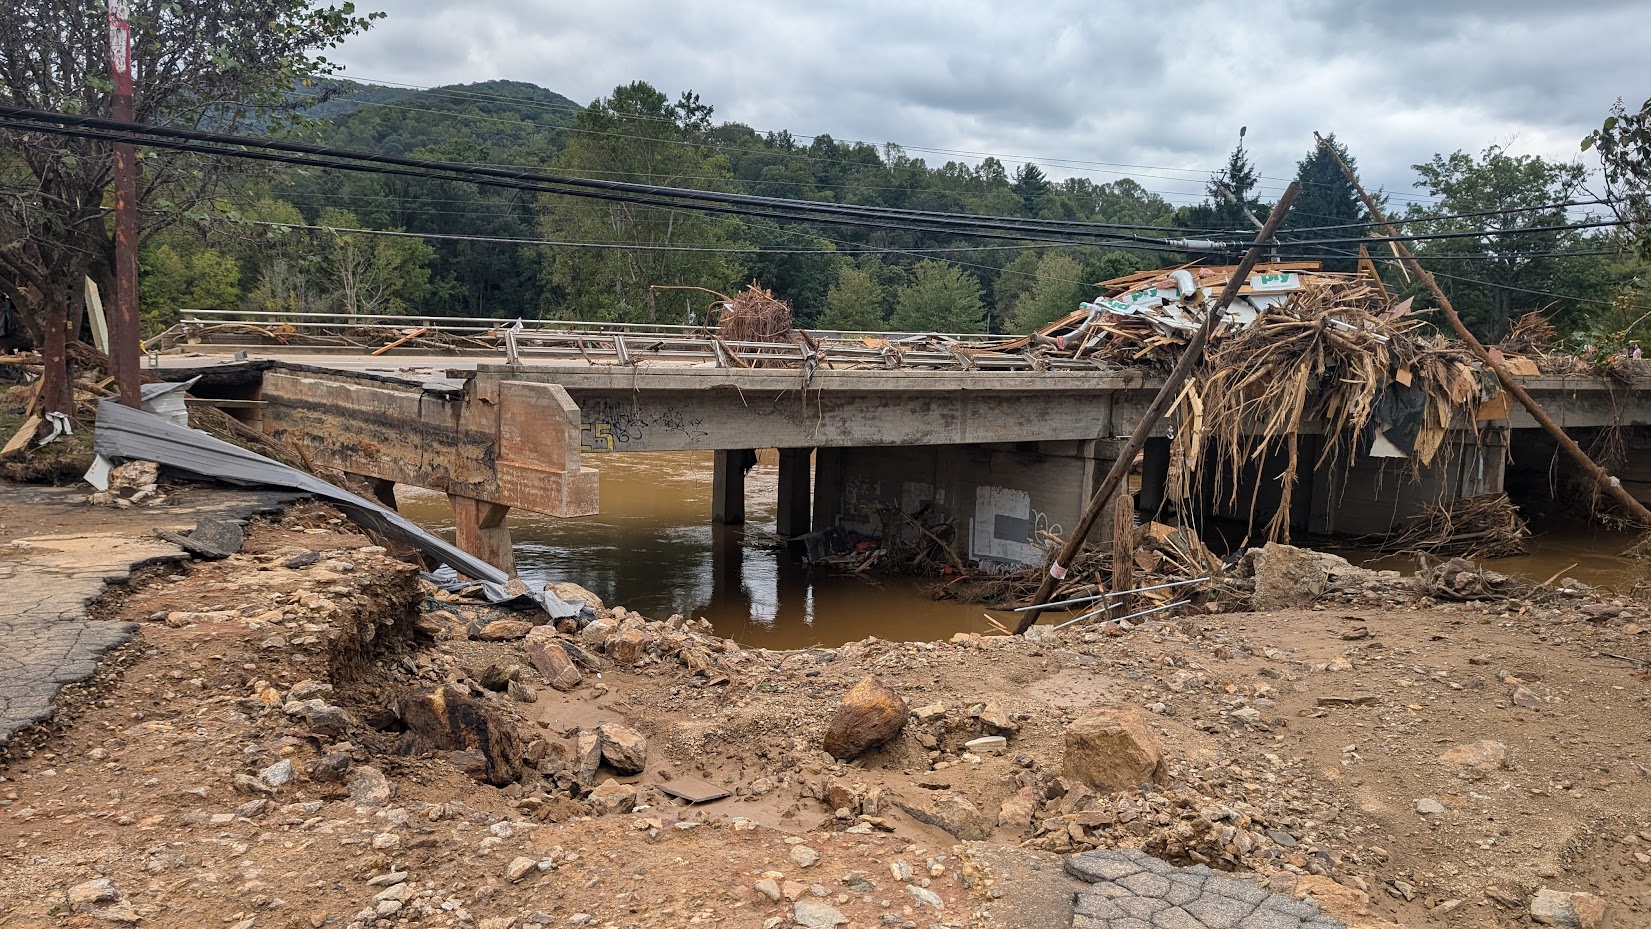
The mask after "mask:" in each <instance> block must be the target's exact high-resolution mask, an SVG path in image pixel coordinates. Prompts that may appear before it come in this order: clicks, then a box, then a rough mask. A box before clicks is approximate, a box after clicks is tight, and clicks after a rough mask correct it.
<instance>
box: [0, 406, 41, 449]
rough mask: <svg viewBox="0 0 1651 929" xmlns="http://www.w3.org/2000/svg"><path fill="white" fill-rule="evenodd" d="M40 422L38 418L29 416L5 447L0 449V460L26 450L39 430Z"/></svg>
mask: <svg viewBox="0 0 1651 929" xmlns="http://www.w3.org/2000/svg"><path fill="white" fill-rule="evenodd" d="M41 422H42V420H41V418H40V417H39V416H30V417H29V418H28V419H25V420H23V425H22V426H19V427H18V429H17V432H16V433H15V434H14V435H13V436H12V437H11V440H10V441H8V442H7V443H6V447H5V448H0V458H9V457H10V456H12V455H15V454H17V453H18V452H20V451H22V450H23V449H24V448H26V447H27V446H28V444H29V442H30V441H32V440H33V439H34V434H35V433H36V432H38V431H39V430H40V423H41Z"/></svg>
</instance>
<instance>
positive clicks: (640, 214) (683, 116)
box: [540, 81, 743, 322]
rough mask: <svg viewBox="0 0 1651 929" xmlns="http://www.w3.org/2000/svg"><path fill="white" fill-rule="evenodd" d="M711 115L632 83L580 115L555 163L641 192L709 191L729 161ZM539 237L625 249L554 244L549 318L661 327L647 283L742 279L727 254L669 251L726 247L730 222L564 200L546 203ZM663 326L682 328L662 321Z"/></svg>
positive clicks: (691, 97)
mask: <svg viewBox="0 0 1651 929" xmlns="http://www.w3.org/2000/svg"><path fill="white" fill-rule="evenodd" d="M710 121H711V108H710V107H709V106H706V105H705V104H703V103H701V102H700V100H699V97H698V96H697V95H695V94H693V93H692V92H688V93H684V94H683V95H682V96H681V98H680V99H679V100H678V101H677V102H676V103H675V104H671V103H669V102H668V100H667V98H666V96H665V95H664V94H663V93H661V92H659V91H658V90H655V89H654V88H653V87H651V86H649V85H648V84H646V83H643V82H641V81H637V82H635V83H632V84H627V85H625V86H623V87H620V88H617V89H615V90H614V92H613V94H612V96H609V97H606V98H603V99H600V100H597V101H596V102H594V103H592V104H591V105H590V106H589V107H588V108H586V109H585V111H584V112H582V113H580V114H579V118H578V119H577V120H576V121H575V126H574V128H575V129H577V130H579V134H577V135H575V137H574V138H573V140H572V141H570V142H569V143H568V146H567V148H566V150H564V151H563V152H562V154H561V155H560V156H559V157H558V158H557V159H556V160H555V161H554V162H552V165H551V167H552V168H553V169H554V170H556V171H558V172H561V173H566V174H576V175H584V176H589V177H601V178H606V179H610V180H623V181H636V182H641V183H648V184H667V185H678V186H686V185H692V186H699V187H712V188H715V187H717V186H720V185H721V184H722V183H723V182H726V181H727V180H728V178H729V177H730V172H729V168H728V163H727V161H726V160H725V159H723V158H722V157H721V156H719V155H716V154H714V153H713V152H712V151H711V148H710V146H709V145H708V144H707V143H708V138H707V136H708V134H709V131H710V128H711V125H710ZM542 205H543V208H544V213H543V218H542V219H541V220H540V229H541V230H542V231H543V233H544V235H545V237H546V238H549V239H565V240H572V241H576V242H599V243H608V244H613V245H624V246H632V247H630V248H578V247H561V246H552V247H551V248H550V250H549V254H550V267H549V273H548V275H547V276H548V278H549V282H550V283H551V284H552V285H554V287H555V294H554V297H553V298H552V299H551V300H549V301H546V302H545V303H543V304H541V312H542V313H543V314H544V315H546V316H550V317H553V318H570V317H571V318H575V319H588V320H619V321H624V322H641V321H646V322H655V321H661V320H659V319H658V317H657V316H656V313H655V307H654V302H653V301H652V300H651V299H649V290H648V288H649V287H650V286H651V285H654V284H666V283H668V284H686V285H692V286H696V287H704V288H707V289H710V290H715V291H719V292H722V293H731V292H732V291H734V290H735V289H736V288H737V286H738V284H739V281H740V278H741V276H742V274H743V269H742V268H741V267H740V265H739V263H738V262H737V261H736V260H735V259H734V258H733V257H732V256H731V255H729V254H727V253H721V252H715V251H680V250H673V249H693V248H707V249H716V248H729V247H732V246H734V245H735V244H736V242H737V239H736V236H737V234H738V233H737V228H736V224H735V223H734V222H733V221H731V220H727V219H722V218H719V217H713V216H710V215H707V214H701V213H693V212H689V211H685V210H673V209H667V208H663V207H653V206H638V205H636V204H632V203H620V202H613V201H603V200H594V199H585V198H579V197H571V196H562V195H548V194H547V195H545V196H544V197H543V204H542ZM663 321H669V322H685V321H686V320H685V319H678V318H677V317H676V316H675V314H669V315H668V316H667V318H666V320H663Z"/></svg>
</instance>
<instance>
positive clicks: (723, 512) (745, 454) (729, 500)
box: [711, 449, 756, 526]
mask: <svg viewBox="0 0 1651 929" xmlns="http://www.w3.org/2000/svg"><path fill="white" fill-rule="evenodd" d="M713 456H714V457H713V459H712V465H711V522H713V523H721V524H723V525H728V526H738V525H742V524H744V522H745V472H746V471H747V470H749V469H750V467H751V465H749V464H746V462H747V461H754V460H755V458H756V455H755V454H754V453H753V452H752V451H751V450H750V449H730V450H726V451H717V452H714V453H713Z"/></svg>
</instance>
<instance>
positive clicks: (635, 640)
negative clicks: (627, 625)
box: [593, 624, 648, 665]
mask: <svg viewBox="0 0 1651 929" xmlns="http://www.w3.org/2000/svg"><path fill="white" fill-rule="evenodd" d="M593 625H594V624H593ZM647 646H648V637H647V636H645V635H643V634H642V631H641V630H640V629H622V630H620V631H619V632H616V633H614V634H613V635H611V636H608V639H607V642H606V643H605V645H604V650H605V651H606V652H607V653H608V657H609V658H611V659H613V663H614V664H617V665H634V664H636V663H637V662H639V661H641V660H642V654H643V651H644V649H646V648H647Z"/></svg>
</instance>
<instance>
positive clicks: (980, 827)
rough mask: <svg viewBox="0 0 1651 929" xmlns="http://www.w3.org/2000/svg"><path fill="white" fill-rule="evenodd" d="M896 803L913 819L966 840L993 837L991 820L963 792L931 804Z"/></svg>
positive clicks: (978, 840)
mask: <svg viewBox="0 0 1651 929" xmlns="http://www.w3.org/2000/svg"><path fill="white" fill-rule="evenodd" d="M895 805H896V806H898V807H900V808H901V809H902V810H905V811H906V815H908V816H910V817H911V818H912V819H915V820H917V821H918V822H920V823H927V824H929V825H931V826H934V827H936V828H939V829H944V830H945V831H946V832H949V833H951V834H952V835H953V836H956V837H957V838H959V839H962V840H963V841H965V842H980V841H984V840H986V839H989V838H991V837H992V822H991V820H989V819H987V818H986V815H985V814H984V813H982V812H981V811H980V808H979V807H977V806H975V805H974V804H973V803H970V802H969V798H968V797H965V796H964V795H962V794H960V793H950V794H947V795H946V796H944V797H941V798H940V799H938V800H936V801H934V802H932V803H929V802H918V803H905V802H903V801H900V800H896V801H895ZM1028 817H1030V814H1028Z"/></svg>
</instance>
